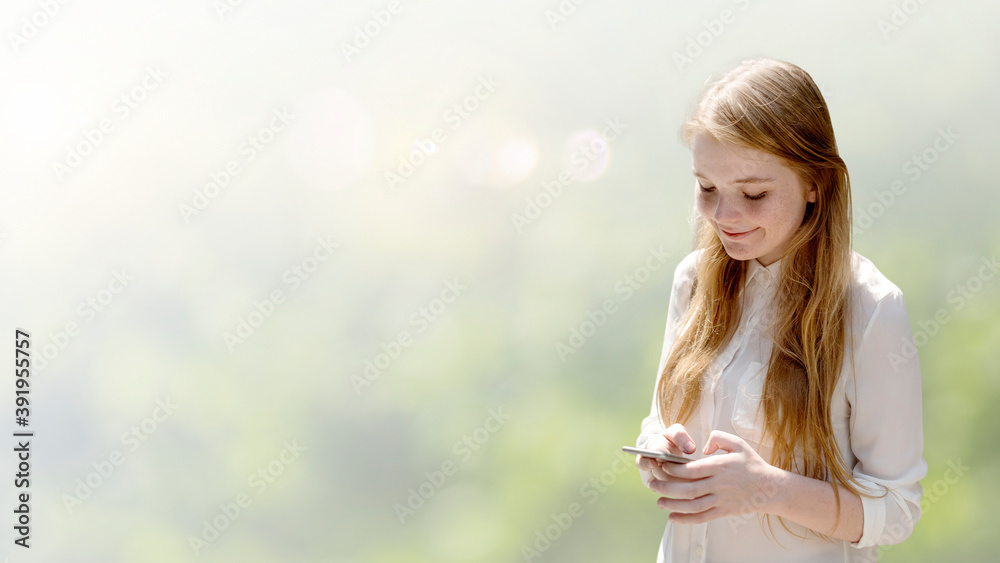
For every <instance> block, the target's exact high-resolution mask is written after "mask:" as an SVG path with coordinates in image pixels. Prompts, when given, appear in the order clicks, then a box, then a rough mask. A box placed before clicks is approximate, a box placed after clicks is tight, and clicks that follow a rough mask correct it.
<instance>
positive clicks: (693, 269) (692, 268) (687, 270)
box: [674, 248, 705, 287]
mask: <svg viewBox="0 0 1000 563" xmlns="http://www.w3.org/2000/svg"><path fill="white" fill-rule="evenodd" d="M704 251H705V249H704V248H699V249H697V250H693V251H691V252H690V253H688V255H687V256H685V257H684V258H682V259H681V261H680V263H678V264H677V268H676V269H675V270H674V287H679V286H681V285H683V284H685V283H687V284H690V283H692V282H694V278H695V274H696V273H697V272H698V259H699V258H701V255H702V253H703V252H704Z"/></svg>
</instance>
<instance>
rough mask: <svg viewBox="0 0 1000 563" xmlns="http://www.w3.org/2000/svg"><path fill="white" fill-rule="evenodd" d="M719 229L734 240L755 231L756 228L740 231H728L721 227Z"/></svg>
mask: <svg viewBox="0 0 1000 563" xmlns="http://www.w3.org/2000/svg"><path fill="white" fill-rule="evenodd" d="M758 228H760V227H758ZM719 230H720V231H722V233H723V234H724V235H726V236H727V237H729V238H731V239H734V240H736V239H741V238H743V237H745V236H747V235H749V234H750V233H752V232H754V231H756V230H757V229H750V230H749V231H743V232H742V233H731V232H729V231H727V230H725V229H723V228H721V227H720V228H719Z"/></svg>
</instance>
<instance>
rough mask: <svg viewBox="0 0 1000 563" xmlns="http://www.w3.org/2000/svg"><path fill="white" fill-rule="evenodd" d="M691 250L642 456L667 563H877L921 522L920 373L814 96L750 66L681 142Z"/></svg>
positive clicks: (729, 78) (705, 108) (771, 63)
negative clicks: (859, 227)
mask: <svg viewBox="0 0 1000 563" xmlns="http://www.w3.org/2000/svg"><path fill="white" fill-rule="evenodd" d="M683 133H684V136H685V138H686V139H687V141H688V142H689V144H690V147H691V152H692V157H693V172H694V176H695V178H696V184H695V198H696V200H697V210H698V215H699V217H698V223H699V224H698V243H697V250H695V251H694V252H692V253H691V254H689V255H688V256H687V257H686V258H684V259H683V260H682V261H681V263H680V265H678V267H677V270H676V272H675V273H674V283H673V289H672V292H671V296H670V305H669V310H668V313H667V324H666V333H665V335H664V341H663V354H662V356H661V358H660V365H659V371H658V376H657V381H656V386H655V392H654V396H653V404H652V410H651V412H650V415H649V416H648V417H647V418H646V419H645V420H644V421H643V422H642V430H641V434H640V435H639V438H638V440H637V441H636V446H637V447H640V448H647V449H653V450H658V451H665V452H669V453H673V454H680V455H686V456H688V457H692V458H696V459H695V461H692V462H690V463H687V464H675V463H668V462H659V461H656V460H653V459H651V458H645V457H638V458H637V460H636V465H637V466H638V468H639V470H640V475H641V478H642V482H643V483H644V484H645V485H646V486H647V487H649V488H650V489H651V490H652V491H654V492H655V493H657V494H658V495H659V496H660V498H659V500H658V501H657V504H658V506H659V507H660V508H662V509H664V510H667V511H669V512H670V515H669V519H668V523H667V526H666V530H665V531H664V533H663V539H662V542H661V545H660V552H659V558H658V561H660V562H668V561H674V562H677V561H685V562H689V561H690V562H699V561H708V562H716V561H741V562H752V561H760V562H768V563H776V562H784V561H788V562H791V561H794V562H796V563H801V562H834V561H836V562H838V563H839V562H851V563H853V562H855V561H875V560H876V555H877V553H876V550H877V546H878V545H887V544H895V543H899V542H901V541H903V540H904V539H906V538H907V537H908V536H909V535H910V533H911V532H912V530H913V527H914V525H915V524H916V522H917V520H918V519H919V518H920V497H921V493H922V489H921V486H920V483H919V481H920V479H922V478H923V477H924V476H925V475H926V473H927V464H926V463H925V461H924V459H923V432H922V414H921V392H920V367H919V365H918V362H917V359H916V358H913V359H909V360H907V359H903V354H902V348H903V347H904V346H912V345H913V336H912V333H911V332H910V325H909V319H908V317H907V313H906V305H905V303H904V301H903V295H902V293H901V292H900V290H899V288H897V287H896V286H895V285H893V283H892V282H890V281H889V280H888V279H886V277H885V276H883V275H882V274H881V273H880V272H879V271H878V269H876V268H875V266H874V265H873V264H872V263H871V262H870V261H868V260H867V259H865V258H864V257H862V256H861V255H859V254H857V253H856V252H853V251H852V250H851V197H850V184H849V180H848V174H847V168H846V166H845V165H844V162H843V160H841V158H840V156H839V155H838V152H837V144H836V141H835V140H834V134H833V126H832V124H831V121H830V114H829V111H828V109H827V106H826V103H825V101H824V100H823V96H822V94H821V93H820V91H819V88H817V86H816V84H815V83H814V82H813V80H812V78H811V77H810V76H809V74H807V73H806V72H805V71H804V70H802V69H801V68H799V67H797V66H795V65H793V64H790V63H787V62H782V61H776V60H769V59H757V60H750V61H745V62H743V63H742V64H741V65H739V66H738V67H737V68H735V69H734V70H732V71H731V72H729V73H728V74H726V75H725V76H723V77H722V78H721V79H719V80H718V81H717V82H715V83H714V84H713V85H711V86H710V87H709V88H708V89H707V90H706V91H705V92H704V93H703V94H702V96H701V98H700V99H699V101H698V104H697V108H696V110H695V113H694V115H693V116H692V117H691V118H690V119H689V120H688V121H687V122H686V123H685V124H684V127H683Z"/></svg>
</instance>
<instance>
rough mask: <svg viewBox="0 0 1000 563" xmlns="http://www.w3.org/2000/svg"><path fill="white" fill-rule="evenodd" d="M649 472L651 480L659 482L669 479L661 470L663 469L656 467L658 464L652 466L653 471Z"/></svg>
mask: <svg viewBox="0 0 1000 563" xmlns="http://www.w3.org/2000/svg"><path fill="white" fill-rule="evenodd" d="M651 471H652V473H653V478H654V479H659V480H661V481H666V480H667V479H670V475H668V474H667V473H666V472H665V471H664V470H663V467H662V466H660V465H658V464H656V465H654V466H653V469H652V470H651Z"/></svg>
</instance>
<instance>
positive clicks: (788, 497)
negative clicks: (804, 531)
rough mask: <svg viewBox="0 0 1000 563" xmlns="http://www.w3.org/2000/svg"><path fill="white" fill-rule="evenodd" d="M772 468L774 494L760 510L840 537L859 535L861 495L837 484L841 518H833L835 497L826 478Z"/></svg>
mask: <svg viewBox="0 0 1000 563" xmlns="http://www.w3.org/2000/svg"><path fill="white" fill-rule="evenodd" d="M774 469H775V471H776V473H775V475H774V477H773V483H772V486H773V487H774V489H773V490H774V492H775V494H774V495H773V499H772V501H771V502H770V503H769V505H768V506H767V507H766V508H765V509H764V510H763V512H767V513H770V514H774V515H776V516H780V517H782V518H785V519H787V520H791V521H792V522H795V523H796V524H801V525H802V526H805V527H806V528H809V529H810V530H814V531H816V532H819V533H821V534H825V535H828V536H830V537H832V538H836V539H839V540H846V541H849V542H851V543H856V542H857V541H858V540H860V539H861V532H862V531H863V530H864V513H863V511H862V507H861V497H859V496H858V495H856V494H854V493H852V492H851V491H849V490H847V489H845V488H844V487H841V486H839V485H838V488H839V490H840V518H836V516H837V500H836V498H835V497H834V493H833V487H832V486H831V484H830V483H829V482H828V481H820V480H819V479H811V478H809V477H804V476H802V475H799V474H797V473H792V472H790V471H785V470H782V469H777V468H774ZM769 488H770V487H769Z"/></svg>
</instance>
